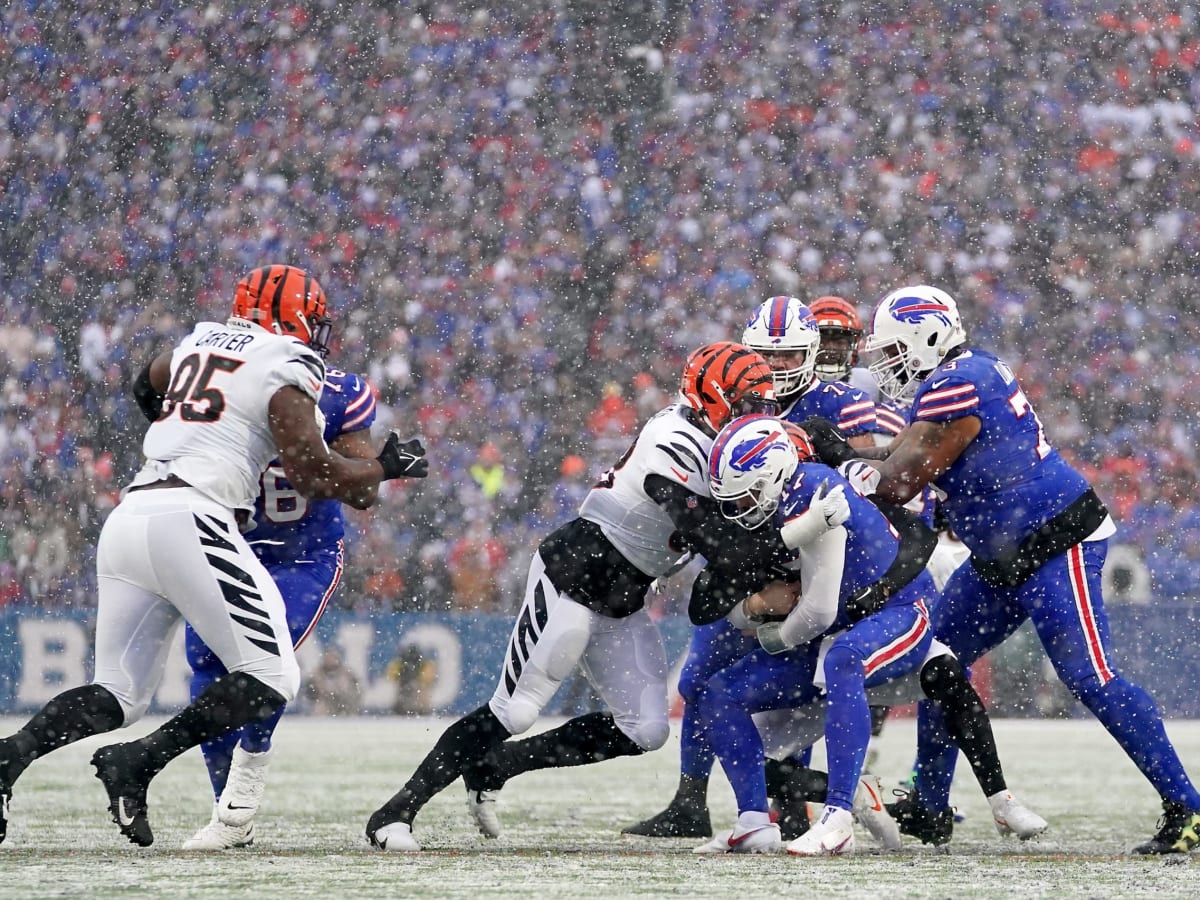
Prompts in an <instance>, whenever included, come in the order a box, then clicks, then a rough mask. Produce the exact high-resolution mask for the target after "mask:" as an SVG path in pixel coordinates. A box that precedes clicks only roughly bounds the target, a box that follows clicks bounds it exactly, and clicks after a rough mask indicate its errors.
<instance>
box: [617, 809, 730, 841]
mask: <svg viewBox="0 0 1200 900" xmlns="http://www.w3.org/2000/svg"><path fill="white" fill-rule="evenodd" d="M712 833H713V830H712V819H711V818H709V815H708V807H707V806H693V805H692V804H688V803H676V802H675V801H674V800H672V801H671V805H670V806H668V807H667V808H666V809H664V810H663V811H662V812H660V813H656V814H655V815H653V816H651V817H650V818H648V819H643V820H642V821H641V822H638V823H636V824H634V825H627V826H626V827H624V828H622V829H621V834H634V835H638V836H640V837H665V838H706V837H712Z"/></svg>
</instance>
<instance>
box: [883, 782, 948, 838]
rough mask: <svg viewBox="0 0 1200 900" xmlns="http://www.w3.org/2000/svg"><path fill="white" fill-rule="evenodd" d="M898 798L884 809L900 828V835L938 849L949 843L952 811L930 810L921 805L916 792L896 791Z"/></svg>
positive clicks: (885, 805) (886, 804)
mask: <svg viewBox="0 0 1200 900" xmlns="http://www.w3.org/2000/svg"><path fill="white" fill-rule="evenodd" d="M896 795H897V796H898V797H899V798H900V799H899V800H897V801H896V802H895V803H885V804H884V809H886V810H887V812H888V815H890V816H891V817H892V818H893V819H895V820H896V824H897V825H899V826H900V833H901V834H907V835H908V836H909V837H915V838H916V839H917V840H919V841H920V842H921V843H922V844H933V845H934V846H935V847H940V846H941V845H942V844H948V843H950V836H951V835H952V834H953V833H954V810H953V809H951V808H949V807H947V808H946V809H939V810H932V809H929V808H927V807H925V806H923V805H922V804H921V801H920V800H919V799H918V798H917V792H916V791H915V790H914V791H910V792H907V793H905V792H904V791H897V792H896Z"/></svg>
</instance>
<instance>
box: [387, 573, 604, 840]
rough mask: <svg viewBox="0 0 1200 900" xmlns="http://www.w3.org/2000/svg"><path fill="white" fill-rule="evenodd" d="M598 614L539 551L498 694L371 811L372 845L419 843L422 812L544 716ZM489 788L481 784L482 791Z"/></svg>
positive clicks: (464, 719) (450, 732)
mask: <svg viewBox="0 0 1200 900" xmlns="http://www.w3.org/2000/svg"><path fill="white" fill-rule="evenodd" d="M597 618H599V617H598V616H596V614H595V613H593V612H591V611H590V610H588V609H586V608H585V607H583V606H581V605H580V604H578V603H576V602H575V601H573V600H571V599H570V598H569V597H565V596H562V595H560V594H559V592H558V589H557V588H556V587H555V585H554V583H553V582H552V581H551V580H550V579H549V578H548V577H547V576H546V565H545V563H544V562H543V560H542V557H541V554H540V553H535V554H534V555H533V560H532V561H531V562H530V566H529V578H528V581H527V582H526V586H525V601H524V603H523V605H522V607H521V611H520V613H519V614H518V615H517V621H516V624H515V625H514V626H513V631H512V634H511V636H510V637H509V641H508V648H507V651H506V653H505V657H504V665H503V669H502V671H501V673H500V679H499V683H498V684H497V686H496V691H495V693H494V694H493V695H492V699H491V700H489V701H488V702H487V703H486V704H484V705H483V706H481V707H480V708H479V709H476V710H474V711H473V712H470V713H468V714H467V715H465V716H463V717H462V718H461V719H459V720H458V721H457V722H455V723H454V724H453V725H451V726H450V727H449V728H447V729H446V731H445V732H443V734H442V736H441V737H440V738H439V739H438V742H437V743H436V744H435V745H434V747H433V749H432V750H430V752H429V753H428V754H427V755H426V757H425V759H424V760H422V761H421V764H420V765H419V766H417V769H416V771H415V772H414V773H413V774H412V776H411V777H410V778H409V779H408V781H407V782H405V784H404V786H403V787H402V788H401V789H400V790H399V791H397V792H396V793H395V794H394V795H393V796H392V797H391V799H389V800H388V802H387V803H385V804H384V805H383V806H381V807H380V808H379V809H377V810H376V811H375V812H374V813H372V814H371V817H370V819H368V821H367V837H368V839H369V840H370V841H371V843H372V845H374V846H375V847H377V848H379V849H381V850H395V851H412V850H419V849H420V846H419V845H418V844H417V842H416V841H415V840H414V839H413V837H412V823H413V820H414V819H415V818H416V816H417V813H419V812H420V811H421V809H422V808H423V807H424V806H425V804H426V803H428V802H429V800H430V799H431V798H432V797H433V796H434V795H435V794H437V793H439V792H440V791H442V790H444V789H445V788H446V787H448V786H449V785H450V784H451V783H452V782H453V781H454V780H455V779H456V778H458V777H459V776H460V775H464V776H465V777H467V778H468V779H469V778H470V776H471V774H472V773H474V772H476V771H478V766H479V764H480V762H481V761H482V760H483V758H484V757H485V756H487V755H488V753H489V751H490V750H492V749H493V748H495V747H496V746H497V745H499V744H501V743H502V742H503V741H505V740H507V739H508V738H509V737H511V736H512V735H514V734H520V733H521V732H523V731H527V730H528V729H529V728H530V727H531V726H532V725H533V724H534V722H536V721H537V718H538V716H539V715H540V714H541V711H542V709H543V708H544V707H545V705H546V704H547V703H548V702H550V698H551V697H553V696H554V692H555V691H556V690H558V686H559V685H560V684H561V683H562V682H563V680H564V679H565V678H566V677H567V676H568V675H570V674H571V672H572V671H573V670H574V668H575V666H576V665H577V664H578V663H579V660H580V658H581V657H582V656H583V652H584V650H585V649H586V647H587V644H588V640H589V638H590V635H591V628H592V624H593V622H594V621H595V619H597ZM487 789H488V788H487V786H486V785H484V786H477V787H476V788H475V791H479V790H487ZM470 790H471V785H470V784H468V791H470Z"/></svg>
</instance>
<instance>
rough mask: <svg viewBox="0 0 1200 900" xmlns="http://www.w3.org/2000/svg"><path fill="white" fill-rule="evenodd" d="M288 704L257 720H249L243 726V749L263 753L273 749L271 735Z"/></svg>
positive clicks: (248, 751)
mask: <svg viewBox="0 0 1200 900" xmlns="http://www.w3.org/2000/svg"><path fill="white" fill-rule="evenodd" d="M285 709H287V706H286V704H285V705H284V706H281V707H279V709H277V710H275V713H274V715H272V716H270V717H269V718H266V719H262V720H260V721H257V722H247V723H246V724H245V725H244V726H243V727H242V749H243V750H245V751H246V752H247V753H263V752H265V751H267V750H270V749H271V735H273V734H274V733H275V727H276V726H277V725H278V724H279V720H280V718H282V716H283V711H284V710H285Z"/></svg>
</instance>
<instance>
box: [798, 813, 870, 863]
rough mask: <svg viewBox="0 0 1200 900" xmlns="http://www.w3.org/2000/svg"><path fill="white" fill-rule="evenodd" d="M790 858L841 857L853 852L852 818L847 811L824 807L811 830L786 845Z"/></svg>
mask: <svg viewBox="0 0 1200 900" xmlns="http://www.w3.org/2000/svg"><path fill="white" fill-rule="evenodd" d="M787 852H788V853H790V854H791V855H792V856H843V855H845V854H848V853H853V852H854V816H853V814H852V813H851V812H850V810H848V809H841V808H840V807H837V806H826V807H825V812H823V813H821V819H820V821H818V822H817V823H816V824H815V825H813V827H812V828H810V829H808V831H806V832H805V833H804V834H802V835H800V837H798V838H796V839H795V840H794V841H792V842H791V843H790V844H788V845H787Z"/></svg>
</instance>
